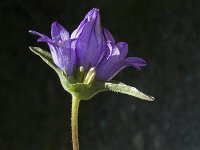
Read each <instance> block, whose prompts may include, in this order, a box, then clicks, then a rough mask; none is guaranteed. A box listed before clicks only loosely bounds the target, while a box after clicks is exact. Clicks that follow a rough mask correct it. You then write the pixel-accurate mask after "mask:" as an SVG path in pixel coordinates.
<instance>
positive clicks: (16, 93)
mask: <svg viewBox="0 0 200 150" xmlns="http://www.w3.org/2000/svg"><path fill="white" fill-rule="evenodd" d="M93 7H98V8H100V11H101V20H102V24H103V26H104V27H106V28H108V29H109V30H110V31H111V33H112V34H113V36H114V37H115V39H116V40H117V41H126V42H128V44H129V56H138V57H141V58H144V59H145V60H146V61H147V62H148V66H147V67H145V68H144V69H142V71H139V72H138V71H136V70H134V69H132V68H126V69H125V70H123V72H121V73H120V74H119V75H118V76H117V77H115V80H118V81H122V82H124V83H126V84H129V85H132V86H135V87H137V88H139V89H140V90H142V91H144V92H145V93H148V94H151V95H153V96H155V97H156V101H155V102H153V103H150V102H145V101H141V100H138V99H136V98H133V97H130V96H126V95H121V94H116V93H110V92H107V93H106V92H105V93H100V94H98V95H97V96H95V97H94V98H92V100H91V101H83V102H81V105H80V115H79V133H80V134H79V138H80V149H81V150H113V149H114V150H132V149H134V150H199V149H200V142H199V139H200V128H199V127H200V109H199V108H200V102H199V100H200V99H199V95H200V94H199V90H200V86H199V83H200V66H199V63H200V1H199V0H173V1H172V0H151V1H148V0H121V1H120V0H110V1H108V0H105V1H102V0H99V1H94V0H93V1H92V0H91V1H89V0H88V1H84V0H80V1H78V0H74V1H69V0H57V1H54V0H31V1H28V0H15V1H12V0H2V1H1V2H0V65H1V66H0V85H1V87H0V149H1V150H70V149H72V146H71V132H70V109H71V96H70V95H69V94H68V93H66V92H65V91H64V90H63V89H62V87H61V85H60V82H59V79H58V77H57V75H56V74H55V73H54V71H53V70H51V69H50V68H49V67H48V66H47V65H46V64H45V63H44V62H42V61H41V60H40V58H39V57H37V56H36V55H34V54H33V53H31V52H30V50H29V49H28V46H30V45H31V46H40V47H42V48H47V46H46V45H45V44H38V43H36V37H34V36H32V35H29V34H28V30H29V29H34V30H37V31H39V32H41V33H45V34H47V35H49V34H50V25H51V23H52V22H54V21H58V22H59V23H61V24H62V25H64V26H65V27H66V28H67V30H68V31H70V32H72V31H73V30H74V29H75V28H76V27H77V26H78V25H79V23H80V21H81V20H82V19H83V17H84V16H85V14H86V13H87V11H89V10H90V9H91V8H93Z"/></svg>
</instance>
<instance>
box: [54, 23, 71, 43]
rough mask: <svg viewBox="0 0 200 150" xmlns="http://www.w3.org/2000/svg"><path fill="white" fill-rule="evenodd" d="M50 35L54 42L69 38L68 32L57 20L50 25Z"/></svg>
mask: <svg viewBox="0 0 200 150" xmlns="http://www.w3.org/2000/svg"><path fill="white" fill-rule="evenodd" d="M51 37H52V40H53V41H54V42H55V43H59V42H63V41H66V40H68V39H69V33H68V32H67V30H66V29H65V28H64V27H63V26H62V25H60V24H59V23H58V22H54V23H52V25H51Z"/></svg>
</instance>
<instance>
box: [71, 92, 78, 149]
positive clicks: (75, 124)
mask: <svg viewBox="0 0 200 150" xmlns="http://www.w3.org/2000/svg"><path fill="white" fill-rule="evenodd" d="M79 103H80V99H79V98H78V97H77V96H75V95H72V112H71V126H72V143H73V150H79V142H78V107H79Z"/></svg>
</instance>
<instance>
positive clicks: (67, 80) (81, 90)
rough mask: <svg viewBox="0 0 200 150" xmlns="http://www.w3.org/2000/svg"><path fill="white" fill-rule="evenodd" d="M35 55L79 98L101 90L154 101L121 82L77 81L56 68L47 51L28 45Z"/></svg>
mask: <svg viewBox="0 0 200 150" xmlns="http://www.w3.org/2000/svg"><path fill="white" fill-rule="evenodd" d="M29 48H30V50H31V51H32V52H33V53H35V54H36V55H38V56H40V58H42V60H43V61H44V62H45V63H47V64H48V65H49V66H50V67H51V68H52V69H53V70H54V71H55V72H56V73H57V74H58V76H59V78H60V82H61V84H62V86H63V88H64V89H65V90H66V91H68V92H69V93H70V94H72V95H74V96H76V97H78V98H79V99H81V100H89V99H91V98H92V97H93V96H95V95H96V94H97V93H99V92H102V91H112V92H117V93H122V94H127V95H130V96H134V97H137V98H140V99H143V100H147V101H154V97H152V96H149V95H146V94H144V93H142V92H141V91H139V90H138V89H136V88H135V87H131V86H128V85H126V84H124V83H121V82H115V81H111V82H97V81H93V82H91V83H89V84H88V83H87V84H86V83H79V81H78V82H77V81H76V80H75V79H73V78H72V77H69V76H68V75H67V73H66V72H64V71H62V70H61V69H60V68H58V67H57V66H56V65H55V63H54V62H53V59H52V56H51V54H50V53H49V52H47V51H44V50H42V49H41V48H39V47H29Z"/></svg>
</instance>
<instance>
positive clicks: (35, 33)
mask: <svg viewBox="0 0 200 150" xmlns="http://www.w3.org/2000/svg"><path fill="white" fill-rule="evenodd" d="M29 33H31V34H33V35H36V36H39V37H40V38H39V39H38V40H37V42H48V43H53V41H52V40H51V39H50V38H49V37H48V36H46V35H44V34H41V33H39V32H37V31H34V30H29Z"/></svg>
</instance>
